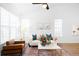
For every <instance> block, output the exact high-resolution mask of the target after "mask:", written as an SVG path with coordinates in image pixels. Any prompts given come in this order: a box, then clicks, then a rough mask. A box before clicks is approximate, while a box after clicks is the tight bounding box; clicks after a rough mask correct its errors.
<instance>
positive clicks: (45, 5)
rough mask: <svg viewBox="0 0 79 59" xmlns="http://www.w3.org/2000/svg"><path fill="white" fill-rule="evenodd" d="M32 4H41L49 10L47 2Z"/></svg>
mask: <svg viewBox="0 0 79 59" xmlns="http://www.w3.org/2000/svg"><path fill="white" fill-rule="evenodd" d="M32 4H34V5H37V4H41V5H42V7H43V8H45V9H47V10H49V6H48V4H47V3H32Z"/></svg>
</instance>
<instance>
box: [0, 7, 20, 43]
mask: <svg viewBox="0 0 79 59" xmlns="http://www.w3.org/2000/svg"><path fill="white" fill-rule="evenodd" d="M0 12H1V19H0V22H1V23H0V27H1V29H0V34H1V37H0V39H1V43H4V42H5V41H7V40H10V39H18V38H19V35H20V33H19V32H20V25H19V24H20V22H19V18H18V17H16V16H15V15H13V14H12V13H10V12H8V11H7V10H5V9H4V8H1V11H0Z"/></svg>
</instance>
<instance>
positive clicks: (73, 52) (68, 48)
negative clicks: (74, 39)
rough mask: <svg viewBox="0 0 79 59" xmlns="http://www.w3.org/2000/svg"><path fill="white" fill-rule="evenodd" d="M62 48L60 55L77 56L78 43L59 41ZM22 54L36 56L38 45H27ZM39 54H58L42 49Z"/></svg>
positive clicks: (78, 54)
mask: <svg viewBox="0 0 79 59" xmlns="http://www.w3.org/2000/svg"><path fill="white" fill-rule="evenodd" d="M58 45H59V46H60V47H61V48H62V56H79V43H59V44H58ZM23 56H38V47H29V46H27V47H26V49H25V52H24V53H23ZM39 56H60V55H59V54H58V53H56V54H54V53H53V52H51V51H46V50H42V51H40V53H39Z"/></svg>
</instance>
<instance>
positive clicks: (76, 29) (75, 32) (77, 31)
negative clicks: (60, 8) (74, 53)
mask: <svg viewBox="0 0 79 59" xmlns="http://www.w3.org/2000/svg"><path fill="white" fill-rule="evenodd" d="M72 33H73V35H79V25H74V26H73V32H72Z"/></svg>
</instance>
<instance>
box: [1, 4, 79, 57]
mask: <svg viewBox="0 0 79 59" xmlns="http://www.w3.org/2000/svg"><path fill="white" fill-rule="evenodd" d="M78 15H79V3H0V54H1V55H2V56H4V55H8V56H10V55H18V54H16V52H17V53H20V55H22V56H60V55H62V56H72V55H74V56H79V52H78V51H79V48H78V47H79V46H78V45H79V24H78V22H79V20H78V19H79V17H78ZM48 36H50V37H51V40H52V42H49V43H50V44H52V43H53V45H56V46H55V48H53V46H50V47H45V45H46V44H43V45H44V46H43V47H42V46H41V49H40V44H39V42H40V38H42V37H44V38H45V40H47V39H48ZM15 41H16V44H13V43H14V42H15ZM41 41H42V40H41ZM49 41H50V40H49ZM17 43H18V44H17ZM46 43H47V42H46ZM9 44H10V45H9ZM50 44H49V45H50ZM46 46H47V45H46ZM12 49H13V50H12ZM43 49H44V50H43ZM6 50H7V51H6ZM10 50H12V51H10ZM50 50H55V51H52V52H51V51H50ZM56 50H60V51H58V52H57V51H56ZM18 51H19V52H18ZM11 52H12V53H14V54H12V53H11ZM9 53H11V54H9ZM58 53H59V54H58Z"/></svg>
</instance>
